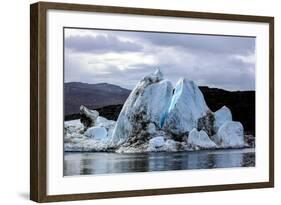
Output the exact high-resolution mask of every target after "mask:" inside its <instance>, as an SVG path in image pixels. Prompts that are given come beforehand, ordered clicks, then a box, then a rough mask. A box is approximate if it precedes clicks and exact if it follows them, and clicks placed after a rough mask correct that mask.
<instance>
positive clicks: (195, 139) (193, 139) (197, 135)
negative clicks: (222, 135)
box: [187, 128, 217, 149]
mask: <svg viewBox="0 0 281 205" xmlns="http://www.w3.org/2000/svg"><path fill="white" fill-rule="evenodd" d="M187 143H188V144H190V145H191V146H195V147H198V148H203V149H210V148H217V145H216V144H215V143H214V142H213V141H212V140H211V139H210V138H209V136H208V135H207V133H206V132H204V131H203V130H200V131H197V129H196V128H193V129H192V130H191V131H190V133H189V135H188V138H187Z"/></svg>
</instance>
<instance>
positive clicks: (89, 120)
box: [80, 105, 99, 130]
mask: <svg viewBox="0 0 281 205" xmlns="http://www.w3.org/2000/svg"><path fill="white" fill-rule="evenodd" d="M80 115H81V118H80V121H81V123H82V124H83V125H84V126H85V130H87V129H88V127H91V126H93V125H94V124H95V121H96V119H97V118H98V116H99V112H98V111H96V110H90V109H88V108H87V107H86V106H84V105H81V106H80Z"/></svg>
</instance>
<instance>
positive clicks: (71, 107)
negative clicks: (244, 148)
mask: <svg viewBox="0 0 281 205" xmlns="http://www.w3.org/2000/svg"><path fill="white" fill-rule="evenodd" d="M199 88H200V90H201V91H202V93H203V95H204V98H205V100H206V102H207V104H208V106H209V108H210V109H211V110H212V111H216V110H218V109H220V108H221V107H222V106H223V105H225V106H227V107H229V108H230V110H231V112H232V116H233V120H236V121H240V122H241V123H242V124H243V126H244V128H245V130H246V131H250V132H251V133H252V134H254V130H255V91H233V92H231V91H226V90H223V89H218V88H209V87H205V86H201V87H199ZM130 92H131V91H130V90H128V89H125V88H121V87H119V86H116V85H112V84H107V83H100V84H86V83H78V82H72V83H65V84H64V101H65V104H64V106H65V120H71V119H78V118H79V117H80V115H79V107H80V105H85V106H87V107H89V108H90V109H96V110H98V112H99V113H100V115H101V116H104V117H106V118H108V119H112V120H116V119H117V118H118V115H119V113H120V111H121V109H122V105H123V103H124V102H125V101H126V99H127V97H128V96H129V94H130Z"/></svg>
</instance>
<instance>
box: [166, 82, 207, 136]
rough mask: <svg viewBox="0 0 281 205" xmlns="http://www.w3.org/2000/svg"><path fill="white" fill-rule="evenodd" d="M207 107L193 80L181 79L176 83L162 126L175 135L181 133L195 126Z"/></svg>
mask: <svg viewBox="0 0 281 205" xmlns="http://www.w3.org/2000/svg"><path fill="white" fill-rule="evenodd" d="M207 111H209V108H208V106H207V104H206V102H205V99H204V96H203V94H202V92H201V91H200V90H199V88H198V87H197V85H195V83H194V82H193V81H189V80H186V79H184V78H183V79H181V80H179V82H178V83H177V84H176V87H175V91H174V95H173V97H172V100H171V103H170V106H169V109H168V114H167V117H166V119H165V122H164V128H165V130H167V131H168V132H171V133H172V134H175V135H183V134H186V133H188V132H190V131H191V130H192V129H193V128H196V127H197V120H198V119H199V118H200V117H202V116H204V115H205V114H206V113H207Z"/></svg>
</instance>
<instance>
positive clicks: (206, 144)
mask: <svg viewBox="0 0 281 205" xmlns="http://www.w3.org/2000/svg"><path fill="white" fill-rule="evenodd" d="M30 9H31V12H30V43H31V46H30V63H31V66H30V69H31V73H30V77H31V80H30V84H31V85H30V95H31V98H30V120H31V129H30V131H31V134H30V160H31V163H30V198H31V200H34V201H37V202H52V201H65V200H83V199H100V198H113V197H130V196H146V195H160V194H178V193H190V192H207V191H222V190H235V189H251V188H266V187H273V186H274V18H273V17H266V16H249V15H236V14H218V13H201V12H189V11H174V10H157V9H143V8H128V7H126V8H125V7H110V6H97V5H82V4H63V3H47V2H40V3H35V4H32V5H31V7H30Z"/></svg>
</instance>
